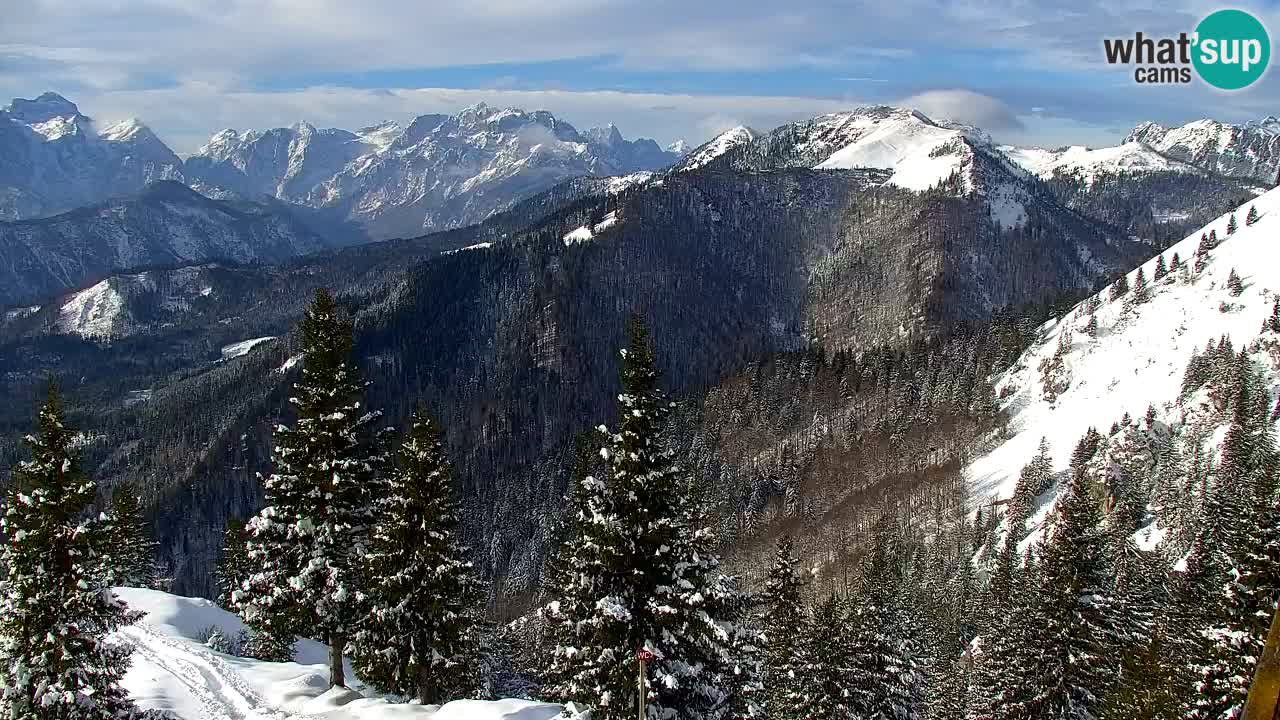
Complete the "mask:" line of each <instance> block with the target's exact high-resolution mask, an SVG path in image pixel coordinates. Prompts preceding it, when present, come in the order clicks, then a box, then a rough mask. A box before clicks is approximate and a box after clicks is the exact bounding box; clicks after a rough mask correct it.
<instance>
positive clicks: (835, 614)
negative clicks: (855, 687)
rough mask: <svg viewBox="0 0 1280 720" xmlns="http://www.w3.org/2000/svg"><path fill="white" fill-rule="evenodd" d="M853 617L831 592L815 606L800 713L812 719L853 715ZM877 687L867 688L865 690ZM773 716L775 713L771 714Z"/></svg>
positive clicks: (842, 718) (834, 719)
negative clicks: (851, 622)
mask: <svg viewBox="0 0 1280 720" xmlns="http://www.w3.org/2000/svg"><path fill="white" fill-rule="evenodd" d="M849 625H850V619H849V618H847V617H846V616H845V614H844V612H843V611H842V610H841V607H840V602H839V601H838V600H837V599H836V597H835V596H834V595H831V596H830V597H828V598H827V599H826V600H824V601H823V602H822V604H820V605H819V606H818V607H817V608H815V609H814V611H813V615H812V617H811V618H810V620H809V622H808V627H807V628H805V630H806V631H807V632H806V633H805V647H804V673H803V679H804V681H805V691H804V699H803V702H802V703H801V704H800V706H799V708H798V709H797V710H798V712H797V714H796V717H802V718H810V719H811V720H845V718H849V717H853V715H852V713H853V709H852V708H851V707H850V702H851V701H852V698H851V685H852V678H851V672H852V671H851V669H850V664H851V662H852V658H851V651H850V647H849V642H848V637H847V633H849V631H850V627H849ZM874 690H875V688H871V687H866V688H863V691H864V692H871V691H874ZM769 717H770V718H773V717H774V716H773V715H772V714H770V715H769Z"/></svg>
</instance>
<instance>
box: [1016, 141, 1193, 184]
mask: <svg viewBox="0 0 1280 720" xmlns="http://www.w3.org/2000/svg"><path fill="white" fill-rule="evenodd" d="M999 149H1000V151H1001V152H1003V153H1004V154H1005V155H1006V156H1008V157H1009V159H1011V160H1013V161H1014V162H1015V163H1017V164H1018V165H1020V166H1021V167H1023V168H1025V169H1026V170H1027V171H1028V172H1030V173H1032V174H1033V175H1038V176H1039V177H1042V178H1045V179H1049V178H1051V177H1053V176H1054V175H1058V174H1062V175H1076V176H1078V177H1080V178H1082V179H1083V180H1084V181H1085V182H1086V183H1088V184H1092V183H1093V181H1094V180H1096V179H1097V177H1098V176H1099V175H1101V174H1103V173H1110V174H1118V173H1123V172H1130V173H1136V172H1184V173H1191V174H1203V171H1202V170H1200V169H1199V168H1196V167H1194V166H1192V165H1188V164H1187V163H1184V162H1180V161H1178V160H1174V159H1171V158H1167V157H1165V156H1163V155H1161V154H1160V153H1158V152H1156V151H1155V150H1153V149H1151V148H1150V147H1148V146H1146V145H1145V144H1143V143H1140V142H1127V143H1124V144H1122V145H1117V146H1115V147H1104V148H1088V147H1085V146H1083V145H1073V146H1071V147H1067V148H1061V149H1057V150H1047V149H1045V148H1035V147H1031V148H1023V147H1013V146H1010V145H1005V146H1001V147H1000V148H999Z"/></svg>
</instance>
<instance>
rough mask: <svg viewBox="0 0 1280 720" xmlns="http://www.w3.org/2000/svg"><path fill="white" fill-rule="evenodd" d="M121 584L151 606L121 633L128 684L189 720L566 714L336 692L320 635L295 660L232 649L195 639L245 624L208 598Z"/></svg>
mask: <svg viewBox="0 0 1280 720" xmlns="http://www.w3.org/2000/svg"><path fill="white" fill-rule="evenodd" d="M115 592H116V594H117V595H118V596H119V597H120V598H121V599H123V600H124V601H125V602H127V603H128V604H129V607H131V608H133V609H135V610H141V611H143V612H145V613H147V615H146V617H144V618H143V619H142V620H141V621H140V622H138V623H137V624H135V625H133V626H132V627H128V628H125V629H123V630H121V631H120V632H119V633H118V638H117V639H119V640H122V641H125V642H128V643H129V644H131V645H133V647H134V652H133V665H132V666H131V667H130V669H129V673H128V674H127V675H126V676H125V679H124V686H125V688H126V689H127V690H128V691H129V694H130V695H131V696H133V698H134V699H135V700H136V701H137V702H138V704H139V705H140V706H142V707H144V708H150V709H159V710H167V711H169V712H171V713H173V714H174V715H175V716H176V717H178V718H180V719H181V720H296V719H301V718H308V719H313V720H407V719H413V720H550V719H551V718H554V717H558V716H560V714H561V710H562V708H561V706H559V705H552V704H549V703H538V702H531V701H529V700H498V701H492V702H490V701H480V700H456V701H454V702H450V703H447V704H446V705H444V706H442V707H441V706H436V705H418V704H416V703H400V702H394V701H393V700H390V699H388V698H384V697H381V696H379V695H377V694H376V693H375V692H373V691H372V690H370V689H368V688H363V687H359V686H357V687H355V688H353V689H351V690H329V689H328V680H327V678H328V662H327V658H328V648H327V647H325V646H324V645H323V644H321V643H318V642H315V641H312V640H301V641H299V642H298V643H297V644H296V645H295V646H294V650H295V652H296V657H297V661H296V662H291V663H272V662H262V661H259V660H251V659H247V658H238V657H233V656H230V655H224V654H222V653H219V652H215V651H213V650H211V649H209V648H208V647H206V646H205V645H203V644H202V643H201V642H200V641H199V640H198V639H197V638H199V637H201V636H202V635H203V634H204V633H205V632H207V630H208V629H209V628H211V627H217V628H219V629H220V630H221V631H222V632H223V634H224V635H227V636H234V635H235V634H237V633H239V632H240V631H242V630H244V625H243V624H242V623H241V622H240V619H239V618H238V617H236V616H235V615H233V614H231V613H229V612H227V611H225V610H223V609H222V608H219V607H217V606H216V605H214V604H213V603H211V602H209V601H208V600H204V599H201V598H187V597H178V596H175V595H170V594H168V593H163V592H158V591H155V590H144V589H139V588H116V590H115ZM348 677H352V675H351V674H350V670H349V669H348ZM353 685H355V684H354V683H353ZM587 719H588V716H586V715H582V716H579V718H578V720H587Z"/></svg>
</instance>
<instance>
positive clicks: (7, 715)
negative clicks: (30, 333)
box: [0, 388, 140, 720]
mask: <svg viewBox="0 0 1280 720" xmlns="http://www.w3.org/2000/svg"><path fill="white" fill-rule="evenodd" d="M74 435H75V433H74V432H73V431H72V430H71V429H70V428H67V427H66V426H65V425H64V424H63V420H62V409H61V407H60V403H59V401H58V395H57V392H56V391H55V390H54V389H53V388H50V390H49V397H48V400H47V401H46V402H45V404H44V406H43V407H42V408H41V409H40V412H39V418H38V422H37V434H35V435H32V436H28V437H27V444H28V445H29V446H30V447H31V459H30V460H27V461H24V462H20V463H18V464H17V465H16V466H15V467H14V469H13V483H12V486H11V487H10V489H9V493H8V498H7V503H6V507H5V511H4V518H3V521H0V537H2V538H3V541H4V544H3V549H0V718H3V719H4V720H37V719H38V720H120V719H121V718H130V717H135V716H137V715H138V714H139V713H138V711H137V710H136V709H135V707H134V705H133V703H132V702H131V701H130V700H129V697H128V694H127V693H126V692H125V690H124V689H123V688H121V687H120V681H121V680H122V679H123V677H124V674H125V670H126V669H127V668H128V666H129V651H130V648H128V647H127V646H123V645H117V644H112V643H109V642H108V641H107V635H108V634H110V633H112V632H114V631H115V630H117V629H119V628H121V627H123V626H125V625H129V624H131V623H133V622H134V621H136V620H137V619H138V617H140V613H133V612H130V611H129V609H128V607H127V606H126V605H125V604H124V603H123V602H121V601H120V600H118V599H117V598H115V597H114V596H113V595H112V594H111V591H110V582H111V575H112V573H111V568H110V566H109V563H107V562H106V557H105V553H106V551H107V550H108V548H109V547H110V544H111V534H112V531H113V529H112V526H111V524H110V522H109V520H104V519H103V518H101V517H98V518H94V517H93V516H90V515H88V514H87V511H88V509H89V506H90V504H91V503H92V502H93V500H94V495H95V493H94V485H93V483H92V482H91V481H89V479H88V478H86V477H85V476H84V474H83V473H82V472H81V470H80V462H79V458H77V457H76V455H75V454H74V453H73V451H72V438H73V437H74Z"/></svg>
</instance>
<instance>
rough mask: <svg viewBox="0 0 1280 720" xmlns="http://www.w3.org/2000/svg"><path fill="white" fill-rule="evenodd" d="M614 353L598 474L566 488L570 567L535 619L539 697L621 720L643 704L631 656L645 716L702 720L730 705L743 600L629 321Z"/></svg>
mask: <svg viewBox="0 0 1280 720" xmlns="http://www.w3.org/2000/svg"><path fill="white" fill-rule="evenodd" d="M630 337H631V341H630V344H629V347H628V349H626V350H624V351H623V352H622V393H621V394H620V395H619V396H618V414H619V427H618V430H617V432H610V431H609V430H608V429H607V428H604V427H603V426H602V427H601V428H600V429H601V432H602V434H603V435H604V438H605V443H604V447H602V448H601V449H600V455H601V457H602V458H603V460H604V468H603V473H602V474H601V476H600V477H594V476H588V477H586V478H584V479H583V480H582V482H581V485H580V486H579V487H578V488H576V489H575V492H574V498H575V508H574V509H573V515H572V518H571V519H572V524H573V529H572V532H571V533H570V537H569V539H568V541H567V542H566V543H565V544H564V545H563V546H562V550H561V552H562V553H564V554H563V556H562V559H561V560H560V561H558V562H557V565H559V566H561V567H564V568H570V569H571V571H570V572H569V573H568V577H567V578H566V579H565V583H564V586H563V587H562V588H560V592H559V597H558V598H557V599H556V600H554V601H553V602H551V603H550V604H549V605H548V607H547V608H546V612H545V613H544V614H545V616H546V617H547V620H548V622H549V623H550V624H551V625H552V626H553V631H552V632H553V636H554V637H555V638H556V642H557V646H556V648H555V650H554V657H553V659H552V662H551V667H550V668H549V670H548V673H547V675H548V677H547V679H548V683H547V685H546V691H547V692H548V694H550V695H551V696H553V697H555V698H557V699H560V700H562V701H574V702H576V703H578V704H580V705H585V706H587V707H591V708H592V712H593V717H596V718H599V719H600V720H615V719H616V718H630V717H633V716H634V715H635V713H636V709H637V707H638V705H639V702H640V696H639V690H638V688H637V660H636V655H637V653H638V652H639V651H641V650H645V651H648V652H650V653H652V654H653V656H654V659H653V661H652V662H651V663H649V664H648V666H647V677H646V679H645V683H646V689H645V695H646V708H647V713H648V716H649V717H650V718H654V720H657V719H658V718H681V719H689V720H700V719H702V718H713V717H717V716H718V715H719V713H720V712H721V711H722V709H723V708H724V707H726V706H730V705H733V704H734V701H733V699H731V698H729V697H727V691H726V688H727V687H729V686H730V685H731V683H729V682H727V679H728V678H729V677H730V676H731V675H732V673H733V670H734V668H735V667H739V666H740V665H739V662H738V659H737V658H735V657H734V650H733V638H734V637H735V635H736V634H737V633H738V632H739V625H740V622H741V620H742V619H743V618H742V617H741V615H740V613H741V611H742V608H743V607H744V605H745V604H744V603H743V602H742V598H741V594H740V593H739V591H738V590H737V587H736V581H735V580H734V579H733V578H731V577H727V576H725V575H723V574H722V573H721V571H720V568H719V558H718V556H717V555H716V554H715V552H714V543H715V541H714V537H713V535H712V534H711V532H710V531H709V530H707V529H705V528H704V526H703V525H702V522H703V520H704V519H705V514H704V512H703V509H702V507H701V506H700V504H699V503H698V502H697V500H696V496H695V494H694V488H693V487H692V485H691V484H690V482H689V479H688V478H686V477H685V476H684V474H683V473H682V472H681V471H680V469H679V468H678V467H677V466H676V465H675V463H674V461H673V454H672V452H671V450H670V449H669V448H667V447H666V446H665V445H664V443H663V441H662V438H661V436H660V434H661V430H662V428H663V425H664V422H665V420H666V418H667V416H668V414H669V413H670V411H671V407H672V406H671V404H670V403H668V402H667V401H666V399H665V397H664V395H663V393H662V391H661V390H660V389H659V387H658V374H657V370H656V368H655V364H654V358H653V351H652V349H651V348H650V346H649V340H648V333H647V331H646V330H645V328H644V326H643V325H641V324H639V323H638V322H636V323H633V324H632V325H631V328H630Z"/></svg>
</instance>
